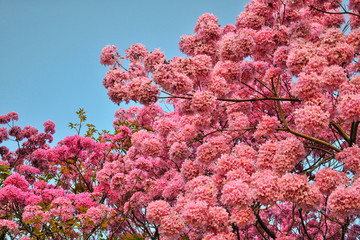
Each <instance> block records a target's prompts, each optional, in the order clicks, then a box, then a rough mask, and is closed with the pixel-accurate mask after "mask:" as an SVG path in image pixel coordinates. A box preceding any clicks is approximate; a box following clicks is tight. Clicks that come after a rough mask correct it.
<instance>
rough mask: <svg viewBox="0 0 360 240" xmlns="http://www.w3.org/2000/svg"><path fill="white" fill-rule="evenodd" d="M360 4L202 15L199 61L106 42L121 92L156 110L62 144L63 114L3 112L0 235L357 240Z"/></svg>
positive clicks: (188, 42) (107, 60)
mask: <svg viewBox="0 0 360 240" xmlns="http://www.w3.org/2000/svg"><path fill="white" fill-rule="evenodd" d="M347 8H348V9H350V10H347ZM359 11H360V2H359V1H357V0H351V1H350V2H349V4H348V6H345V5H343V4H342V3H341V2H339V1H334V0H307V1H306V0H295V1H277V0H253V1H252V2H251V3H249V4H248V5H247V6H246V10H245V11H244V12H243V13H241V14H240V15H239V16H238V18H237V19H236V22H235V25H226V26H224V27H220V26H219V24H218V21H217V18H216V17H215V16H214V15H212V14H204V15H202V16H201V17H200V18H199V19H198V21H197V23H196V25H195V28H194V30H195V34H194V35H185V36H183V37H182V38H181V41H180V43H179V47H180V50H181V51H182V52H183V53H184V54H186V55H187V57H175V58H173V59H170V60H169V59H166V58H165V54H164V53H162V52H161V51H160V50H158V49H156V50H154V51H152V52H149V51H148V50H147V49H146V48H145V46H143V45H141V44H134V45H132V46H130V47H129V48H128V49H127V50H126V51H125V55H124V57H121V55H120V54H119V53H118V51H117V48H116V47H115V46H106V47H105V48H104V49H103V51H102V53H101V63H102V64H104V65H108V66H110V71H109V72H107V73H106V75H105V79H104V81H103V84H104V86H105V88H106V89H107V90H108V95H109V97H110V99H111V100H112V101H113V102H115V103H117V104H120V103H121V102H124V101H125V102H127V103H128V102H130V101H135V102H139V103H141V104H143V105H144V106H143V107H141V108H140V107H138V106H134V107H130V108H128V109H127V110H125V109H119V110H118V111H117V112H116V114H115V117H116V120H115V121H114V131H115V132H114V134H109V133H103V134H102V135H101V137H100V138H98V139H94V138H92V137H93V133H94V132H95V130H94V127H93V126H92V125H88V127H89V129H88V132H87V136H85V137H82V136H80V135H74V136H69V137H66V138H65V139H64V140H62V141H60V142H59V143H58V144H57V145H56V146H55V147H53V148H50V147H49V145H48V144H47V143H48V142H51V140H52V134H53V133H54V132H55V130H54V126H55V125H54V124H53V123H52V122H50V121H48V122H45V123H44V127H45V129H44V133H38V131H37V130H36V129H35V128H33V127H25V128H23V129H22V128H20V127H18V126H15V125H14V121H16V120H17V119H18V116H17V114H15V113H9V114H7V115H3V116H1V117H0V123H2V124H8V127H2V128H0V142H2V141H5V140H7V139H9V138H10V139H12V140H14V141H15V142H17V143H18V149H17V150H16V151H14V152H11V151H9V149H7V148H6V147H4V146H3V147H1V148H0V154H1V159H2V161H1V162H0V171H1V172H0V184H1V185H0V187H1V188H0V203H1V204H0V206H1V207H0V216H1V219H0V226H2V228H1V229H0V238H2V239H6V238H7V237H8V238H11V239H18V238H21V239H23V240H24V239H49V238H51V239H100V238H103V239H153V240H155V239H194V240H196V239H205V240H226V239H231V240H234V239H357V236H358V235H360V225H359V218H358V216H359V215H360V179H359V174H360V147H359V139H358V138H357V134H358V131H359V130H358V125H359V122H360V107H359V106H360V76H359V74H358V73H359V67H360V65H359V63H358V53H359V52H360V29H359V26H360V15H359ZM345 17H347V18H348V20H347V21H346V18H345ZM122 58H126V59H127V60H128V61H129V64H128V66H125V65H124V64H123V63H122V62H121V59H122ZM161 99H166V101H167V103H168V104H171V105H172V108H173V111H170V112H167V113H165V112H164V111H163V110H162V109H161V107H160V106H159V105H158V104H156V103H157V102H158V101H159V100H161ZM78 114H79V117H80V124H78V125H76V124H72V125H71V127H73V128H75V129H77V130H78V132H80V128H81V126H82V125H81V124H82V123H83V122H84V121H85V120H86V118H84V113H83V112H82V111H79V112H78ZM5 126H6V125H5Z"/></svg>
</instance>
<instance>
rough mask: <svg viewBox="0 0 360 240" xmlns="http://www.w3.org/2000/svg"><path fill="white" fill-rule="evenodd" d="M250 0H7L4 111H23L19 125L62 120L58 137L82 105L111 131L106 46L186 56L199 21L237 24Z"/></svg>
mask: <svg viewBox="0 0 360 240" xmlns="http://www.w3.org/2000/svg"><path fill="white" fill-rule="evenodd" d="M246 3H247V1H239V0H237V1H235V0H228V1H218V0H198V1H194V0H193V1H190V0H184V1H169V0H167V1H156V0H154V1H148V0H138V1H122V0H117V1H115V0H105V1H100V0H99V1H91V0H76V1H74V0H62V1H55V0H36V1H35V0H34V1H27V0H22V1H20V0H12V1H8V0H0V114H6V113H8V112H10V111H15V112H17V113H19V117H20V121H19V122H18V124H19V125H20V126H26V125H32V126H34V127H37V128H39V129H41V130H42V129H43V127H42V124H43V122H45V121H46V120H52V121H54V122H55V124H56V131H57V132H56V134H55V136H54V137H55V141H56V142H57V141H59V140H61V139H63V138H64V137H65V136H67V135H72V134H75V132H74V130H70V129H69V128H68V123H69V122H70V121H72V122H75V121H76V114H75V112H76V111H77V110H78V109H79V107H82V108H84V109H85V111H86V112H87V115H88V122H89V123H92V124H94V125H96V127H97V128H98V129H106V130H111V126H112V121H113V119H114V117H113V115H114V112H115V111H116V110H117V109H118V108H119V107H122V108H127V107H128V106H127V105H125V104H123V105H120V106H117V105H115V104H113V103H112V102H111V101H110V100H109V99H108V97H107V94H106V89H105V88H104V87H103V86H102V79H103V77H104V75H105V73H106V71H107V67H105V66H102V65H100V63H99V56H100V52H101V50H102V48H103V47H104V46H106V45H109V44H111V45H116V46H117V47H118V49H119V51H120V52H122V53H123V50H125V49H126V48H128V47H129V46H130V45H131V44H134V43H142V44H144V45H145V46H146V47H147V48H148V49H149V50H150V51H151V50H154V49H155V48H160V49H161V50H162V51H164V52H165V55H166V57H167V59H170V58H172V57H174V56H177V55H180V54H181V53H180V51H179V50H178V42H179V40H180V36H181V35H183V34H192V33H193V28H194V25H195V23H196V19H197V18H198V17H199V16H200V15H202V14H203V13H206V12H207V13H213V14H215V15H216V16H217V17H218V18H219V23H220V24H221V26H224V25H226V24H230V23H231V24H234V23H235V20H236V17H237V15H238V14H239V13H240V12H241V11H243V9H244V6H245V4H246Z"/></svg>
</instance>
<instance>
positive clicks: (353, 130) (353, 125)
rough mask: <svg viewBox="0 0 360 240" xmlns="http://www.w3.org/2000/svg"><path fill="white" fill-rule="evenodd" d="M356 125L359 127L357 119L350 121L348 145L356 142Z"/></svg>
mask: <svg viewBox="0 0 360 240" xmlns="http://www.w3.org/2000/svg"><path fill="white" fill-rule="evenodd" d="M358 127H359V121H356V122H352V123H351V132H350V142H349V145H350V147H351V146H352V145H353V144H354V143H356V135H357V131H358Z"/></svg>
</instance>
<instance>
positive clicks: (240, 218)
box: [230, 208, 256, 229]
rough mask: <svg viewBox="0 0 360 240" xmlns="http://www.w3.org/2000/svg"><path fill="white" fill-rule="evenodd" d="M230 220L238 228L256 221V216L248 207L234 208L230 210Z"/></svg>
mask: <svg viewBox="0 0 360 240" xmlns="http://www.w3.org/2000/svg"><path fill="white" fill-rule="evenodd" d="M230 221H231V222H233V223H236V225H237V226H238V227H239V228H240V229H244V228H246V227H247V226H250V225H252V224H254V223H255V222H256V217H255V215H254V213H253V211H252V210H251V209H249V208H246V209H243V210H238V209H234V210H233V211H232V212H231V218H230Z"/></svg>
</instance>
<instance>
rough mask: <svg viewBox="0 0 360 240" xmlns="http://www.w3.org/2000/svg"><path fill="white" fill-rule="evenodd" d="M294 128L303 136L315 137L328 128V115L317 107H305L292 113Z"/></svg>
mask: <svg viewBox="0 0 360 240" xmlns="http://www.w3.org/2000/svg"><path fill="white" fill-rule="evenodd" d="M294 116H295V123H296V128H297V129H298V130H300V131H302V132H304V133H305V134H309V135H314V134H315V135H316V134H319V133H321V132H323V131H324V130H326V129H327V128H328V125H329V122H330V119H329V118H330V114H329V113H328V112H324V111H323V110H322V109H321V108H320V107H319V106H316V105H315V106H314V105H306V106H304V107H303V108H299V109H297V110H296V111H295V112H294Z"/></svg>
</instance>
